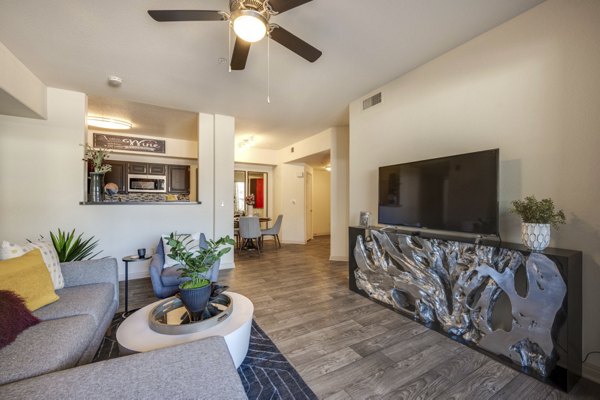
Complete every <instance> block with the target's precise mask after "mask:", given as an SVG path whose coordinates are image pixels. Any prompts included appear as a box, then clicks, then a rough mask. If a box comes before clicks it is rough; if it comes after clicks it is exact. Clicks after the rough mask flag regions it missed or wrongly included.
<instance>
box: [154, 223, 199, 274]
mask: <svg viewBox="0 0 600 400" xmlns="http://www.w3.org/2000/svg"><path fill="white" fill-rule="evenodd" d="M186 235H187V234H185V233H180V234H178V235H177V239H179V240H184V241H185V242H188V241H189V240H190V239H191V241H190V242H189V243H188V244H187V246H186V248H187V249H188V251H193V250H195V249H198V248H199V247H200V232H196V233H192V234H190V237H188V238H185V237H186ZM169 236H170V235H162V242H163V250H164V251H165V263H164V265H163V268H169V267H173V266H175V265H179V261H177V260H175V259H173V258H171V257H169V253H170V252H171V246H169ZM184 238H185V239H184Z"/></svg>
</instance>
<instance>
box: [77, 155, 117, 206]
mask: <svg viewBox="0 0 600 400" xmlns="http://www.w3.org/2000/svg"><path fill="white" fill-rule="evenodd" d="M109 154H110V151H108V150H107V149H103V148H98V149H94V148H93V147H91V146H90V145H86V146H85V155H84V157H83V161H85V162H87V163H89V164H91V165H92V167H93V168H94V171H92V172H90V173H89V178H90V190H89V193H88V201H89V202H91V203H100V202H102V200H103V199H102V193H103V188H104V174H105V173H107V172H109V171H111V170H112V166H111V165H110V164H105V163H104V160H105V159H107V158H108V156H109Z"/></svg>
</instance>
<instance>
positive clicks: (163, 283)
mask: <svg viewBox="0 0 600 400" xmlns="http://www.w3.org/2000/svg"><path fill="white" fill-rule="evenodd" d="M200 247H201V248H205V247H206V237H205V236H204V234H203V233H202V234H200ZM164 264H165V249H164V247H163V241H162V238H160V239H159V240H158V245H157V246H156V253H155V254H154V255H153V256H152V261H151V262H150V280H151V281H152V288H153V289H154V294H155V295H156V297H158V298H161V299H164V298H167V297H170V296H173V295H175V293H177V292H179V285H180V284H181V283H182V282H184V281H186V280H188V279H189V278H182V277H181V276H180V274H181V272H180V271H178V270H177V268H179V265H175V266H173V267H168V268H163V265H164ZM220 266H221V260H217V262H215V263H214V264H213V266H212V267H211V269H210V270H209V271H208V272H207V278H208V277H210V280H211V282H216V281H217V279H218V278H219V267H220Z"/></svg>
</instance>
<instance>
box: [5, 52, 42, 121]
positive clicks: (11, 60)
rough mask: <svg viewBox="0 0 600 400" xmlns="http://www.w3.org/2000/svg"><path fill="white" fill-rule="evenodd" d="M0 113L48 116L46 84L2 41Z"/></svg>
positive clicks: (34, 116)
mask: <svg viewBox="0 0 600 400" xmlns="http://www.w3.org/2000/svg"><path fill="white" fill-rule="evenodd" d="M0 72H1V73H0V114H5V115H13V116H18V117H29V118H41V119H45V118H46V116H47V109H46V85H44V84H43V83H42V81H40V80H39V78H38V77H37V76H35V75H34V74H33V73H32V72H31V71H29V69H27V67H26V66H25V65H24V64H23V63H22V62H21V61H19V59H17V57H15V56H14V54H12V53H11V52H10V50H8V48H7V47H6V46H4V44H2V43H1V42H0Z"/></svg>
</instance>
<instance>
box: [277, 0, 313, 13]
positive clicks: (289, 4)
mask: <svg viewBox="0 0 600 400" xmlns="http://www.w3.org/2000/svg"><path fill="white" fill-rule="evenodd" d="M310 1H312V0H270V1H269V4H271V8H273V11H277V12H278V13H280V14H281V13H282V12H285V11H287V10H291V9H292V8H295V7H298V6H301V5H302V4H305V3H308V2H310Z"/></svg>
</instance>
